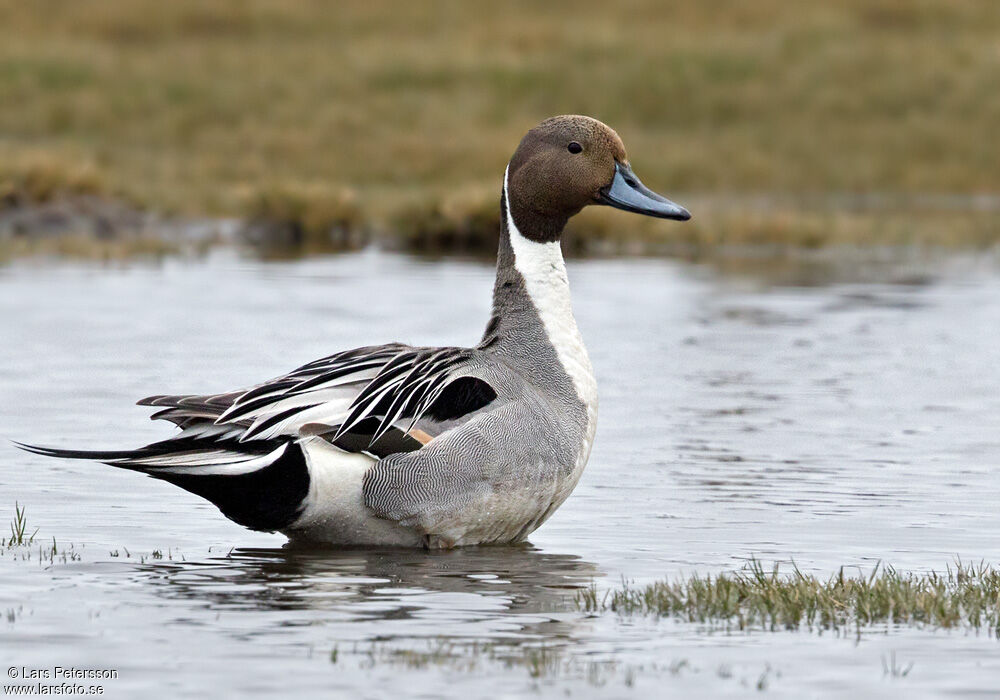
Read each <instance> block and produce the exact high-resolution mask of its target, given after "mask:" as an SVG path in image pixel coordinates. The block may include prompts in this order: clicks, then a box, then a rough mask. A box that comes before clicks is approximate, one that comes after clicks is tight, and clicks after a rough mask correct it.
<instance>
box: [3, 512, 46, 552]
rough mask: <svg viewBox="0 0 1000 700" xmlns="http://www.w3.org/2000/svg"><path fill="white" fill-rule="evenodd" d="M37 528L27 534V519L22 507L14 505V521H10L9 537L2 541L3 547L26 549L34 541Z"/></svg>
mask: <svg viewBox="0 0 1000 700" xmlns="http://www.w3.org/2000/svg"><path fill="white" fill-rule="evenodd" d="M37 534H38V528H35V530H34V531H33V532H32V533H31V534H30V535H29V534H28V518H27V516H26V515H25V513H24V507H23V506H22V505H21V504H19V503H16V502H15V503H14V519H13V520H11V521H10V537H9V538H7V539H5V540H3V541H2V543H0V544H2V546H5V547H28V546H31V544H32V543H33V542H34V541H35V535H37Z"/></svg>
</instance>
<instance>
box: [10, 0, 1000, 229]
mask: <svg viewBox="0 0 1000 700" xmlns="http://www.w3.org/2000/svg"><path fill="white" fill-rule="evenodd" d="M0 17H2V18H3V21H2V22H0V104H3V105H5V109H3V110H0V182H2V183H3V184H2V185H0V201H5V202H7V203H8V204H9V203H11V202H16V201H26V200H30V199H31V198H42V199H44V198H47V197H52V196H57V195H58V194H59V193H64V192H75V191H79V190H83V191H86V192H94V191H99V192H101V193H103V194H105V195H107V196H111V197H116V198H122V199H124V200H126V201H129V202H134V203H136V204H137V205H140V206H144V207H151V208H154V209H156V210H158V211H162V212H167V213H171V212H177V213H183V214H189V215H198V216H200V215H205V214H207V215H223V216H246V217H250V218H254V217H256V218H260V219H264V220H269V221H277V222H278V223H279V225H278V226H277V228H278V229H279V230H284V231H287V230H291V231H292V233H291V234H288V235H291V236H292V237H293V238H295V237H297V239H301V240H303V241H305V245H306V246H307V247H308V245H318V246H320V247H322V246H324V245H326V243H327V242H328V238H329V236H328V232H329V231H330V230H332V229H336V228H337V226H343V225H344V222H345V221H346V222H348V225H349V226H350V227H355V228H357V229H358V230H361V229H365V230H368V229H381V230H383V231H384V232H386V233H387V235H392V236H395V235H396V234H397V233H399V235H400V236H401V237H403V238H409V239H413V240H417V241H418V242H419V241H421V240H432V239H434V238H435V237H439V238H440V237H443V238H444V239H445V241H446V242H447V240H448V239H449V237H452V238H453V237H456V236H457V237H458V239H459V242H460V243H461V242H462V241H465V240H467V239H468V240H472V239H473V238H476V240H478V238H480V237H479V236H477V235H473V234H474V232H475V231H476V230H477V229H478V227H480V226H481V222H482V219H481V218H479V215H478V214H477V213H476V212H479V211H481V210H482V207H481V205H480V204H478V203H475V200H479V199H482V198H488V201H489V202H490V203H491V206H493V207H495V205H496V196H497V193H498V191H499V186H500V178H501V173H502V170H503V166H504V164H505V163H506V161H507V159H508V158H509V156H510V154H511V152H512V151H513V149H514V147H515V146H516V144H517V142H518V140H519V139H520V137H521V135H522V134H523V133H524V131H525V130H526V129H527V128H529V127H530V126H532V125H534V124H535V123H537V122H538V121H539V120H540V119H542V118H544V117H547V116H550V115H552V114H559V113H567V112H580V113H587V114H591V115H594V116H596V117H598V118H600V119H603V120H605V121H607V122H608V123H610V124H611V125H613V126H614V127H615V128H616V129H617V130H618V131H619V132H620V134H621V135H622V137H623V138H624V140H625V142H626V145H627V146H628V147H629V149H630V153H631V157H632V162H633V165H634V166H635V169H636V172H637V173H638V174H639V175H640V176H641V177H642V178H643V179H644V180H645V181H646V182H647V184H649V185H650V186H652V187H653V188H654V189H657V190H661V191H663V192H664V193H666V194H668V195H671V196H673V197H674V198H676V199H678V200H679V201H682V202H683V203H685V204H687V203H691V209H692V210H693V211H694V213H695V217H696V219H695V221H694V222H692V224H691V225H689V226H686V227H685V226H673V227H669V229H667V228H662V227H661V228H660V229H658V230H660V231H661V232H662V231H667V230H669V233H668V234H666V235H677V236H679V237H685V236H686V237H688V238H694V239H696V240H697V243H698V244H699V245H716V244H718V243H719V242H737V243H739V242H743V241H744V240H745V239H747V238H748V237H749V238H753V239H754V240H757V239H766V240H768V241H771V240H775V239H776V240H778V241H779V242H782V243H786V244H788V245H801V244H805V245H818V244H824V243H826V242H840V236H842V235H843V236H846V238H847V239H848V242H850V241H853V240H860V241H874V242H882V241H883V240H885V237H888V239H889V240H890V242H896V241H897V240H902V241H903V242H907V241H909V240H910V239H911V237H912V236H913V235H916V236H917V238H918V239H919V240H924V239H927V240H931V241H935V242H936V241H938V240H939V239H940V240H942V241H944V242H949V241H952V240H959V241H964V240H965V238H964V237H965V235H966V232H967V235H968V236H971V238H972V240H974V241H976V242H978V241H979V240H981V239H982V238H984V237H985V238H987V239H988V240H990V241H995V240H997V238H998V237H1000V232H998V231H997V227H996V224H994V223H989V224H982V223H974V224H972V225H965V224H962V225H960V226H957V227H956V228H957V229H958V234H955V233H953V232H952V231H951V230H950V229H951V225H950V221H951V220H954V218H955V217H956V216H957V214H955V213H952V218H951V219H950V220H944V217H943V216H936V217H934V218H935V221H936V222H939V223H940V226H938V225H937V223H935V225H934V226H929V225H926V224H924V223H923V219H924V218H925V214H922V213H920V212H917V213H910V212H908V211H905V210H904V211H902V212H896V213H893V214H892V215H891V216H890V215H889V214H885V215H879V216H867V215H866V216H861V217H858V216H850V215H842V214H840V213H834V214H831V215H829V216H828V215H827V214H826V213H825V212H824V208H823V207H820V208H819V211H818V212H817V211H816V210H815V208H813V207H810V206H805V205H802V204H801V201H799V202H798V203H796V204H794V205H793V206H791V207H779V208H776V209H772V210H766V209H765V210H759V209H756V208H753V207H750V208H746V207H741V206H739V203H740V202H741V201H743V199H741V198H742V197H743V196H744V195H747V194H753V195H758V194H771V193H780V194H783V195H784V194H789V193H790V194H799V195H807V196H822V195H824V194H826V193H847V194H850V193H866V192H877V193H907V194H910V195H914V196H918V195H923V194H925V193H965V194H974V193H995V192H997V191H1000V168H997V167H996V164H997V163H998V162H1000V139H996V138H995V125H996V124H998V123H1000V51H998V50H997V44H996V37H997V36H998V33H1000V4H997V3H995V2H992V0H845V1H844V2H838V3H798V2H793V1H792V0H760V1H759V2H753V3H747V2H740V1H739V0H712V1H710V2H702V3H691V2H658V1H656V0H627V1H626V2H622V3H608V2H603V1H599V0H582V1H581V2H569V0H556V1H555V2H549V3H543V4H539V3H530V2H527V1H526V0H521V1H519V2H515V3H514V4H509V3H503V4H485V5H484V4H480V3H461V2H456V1H454V0H435V1H433V2H429V3H416V4H415V3H404V2H401V0H374V1H372V2H364V3H362V2H345V3H337V4H335V5H331V4H329V3H322V2H319V1H318V0H294V1H290V2H287V1H286V0H253V1H251V2H238V1H237V0H228V1H223V2H217V3H208V4H206V3H203V2H196V1H195V0H177V1H176V2H169V3H163V2H153V0H107V1H106V2H102V3H100V4H99V5H98V6H94V5H92V4H90V3H74V2H64V1H62V0H36V1H34V2H29V3H25V2H16V1H15V0H0ZM708 195H710V197H709V198H708V199H706V196H708ZM455 201H459V202H472V204H468V205H467V206H469V208H470V214H469V216H465V215H463V214H462V213H461V212H460V211H457V209H455V207H456V206H457V208H458V209H460V208H461V207H462V206H466V205H453V204H452V202H455ZM720 202H721V203H723V205H719V203H720ZM734 203H735V204H734ZM2 206H3V205H2V204H0V207H2ZM344 207H346V209H347V210H350V211H349V212H347V213H345V211H344V209H343V208H344ZM449 207H452V209H449ZM414 211H416V212H417V214H413V216H416V217H418V219H417V220H416V221H412V222H411V223H409V229H404V228H401V227H400V226H398V222H400V221H404V222H407V221H410V219H408V218H407V216H406V214H407V213H408V212H414ZM290 212H291V214H290ZM419 212H425V213H426V218H425V219H421V218H419ZM289 216H294V217H295V218H294V219H292V222H293V223H292V224H291V225H286V224H287V222H288V221H289ZM345 216H346V218H345ZM748 217H749V218H751V219H753V221H752V222H751V223H749V224H748V223H746V221H745V220H746V219H747V218H748ZM992 218H993V220H995V219H997V218H998V217H997V216H996V214H995V212H994V214H993V215H992ZM827 219H829V220H830V221H831V222H832V226H827ZM449 221H452V222H456V221H457V223H455V224H454V225H450V226H449V225H447V224H448V222H449ZM624 221H625V220H624V219H620V218H619V219H616V220H615V221H614V223H613V224H611V226H613V228H614V229H615V230H616V231H619V232H620V231H623V230H628V231H631V229H632V226H633V224H632V221H631V220H630V223H628V224H625V223H624ZM442 222H444V223H442ZM282 227H284V228H282ZM442 227H443V228H442ZM624 227H628V228H627V229H625V228H624ZM748 229H749V231H748ZM911 229H914V230H916V233H915V234H911V233H910V231H911ZM984 229H985V230H984ZM317 231H319V233H316V232H317ZM435 231H437V233H435ZM470 231H471V232H473V234H470V233H469V232H470ZM578 231H579V235H580V236H581V237H589V236H591V235H594V234H595V232H597V233H600V231H601V226H600V225H599V222H597V219H593V220H590V219H584V220H583V221H582V222H581V223H580V224H579V226H578ZM828 231H832V233H828ZM845 232H846V233H845ZM352 235H355V237H356V235H357V234H352ZM623 235H624V234H622V233H618V234H617V236H618V237H622V236H623ZM609 237H611V236H610V235H605V238H609ZM334 238H335V239H336V236H334ZM335 242H337V241H336V240H335ZM470 245H471V243H470ZM476 245H479V244H478V243H477V244H476ZM607 245H610V244H607Z"/></svg>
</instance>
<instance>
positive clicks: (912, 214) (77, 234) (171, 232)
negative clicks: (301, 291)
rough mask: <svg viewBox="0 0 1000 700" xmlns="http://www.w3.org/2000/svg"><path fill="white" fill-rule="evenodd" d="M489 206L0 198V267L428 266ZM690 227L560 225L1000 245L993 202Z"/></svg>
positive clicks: (846, 204) (599, 219)
mask: <svg viewBox="0 0 1000 700" xmlns="http://www.w3.org/2000/svg"><path fill="white" fill-rule="evenodd" d="M492 199H493V198H492V197H486V196H478V197H473V198H468V197H466V198H464V199H462V198H456V199H451V200H449V199H429V200H428V201H425V202H423V203H420V204H416V205H415V204H412V203H411V204H407V205H402V206H399V205H397V206H396V207H395V208H394V209H392V210H390V211H389V212H387V213H386V214H383V215H382V216H372V215H370V214H368V213H366V212H365V210H364V209H363V208H362V207H359V206H357V205H356V204H355V203H353V202H352V203H351V204H350V206H349V207H347V206H336V207H330V206H327V207H326V208H327V211H326V212H325V213H324V212H322V211H320V209H321V208H320V207H318V206H315V205H310V203H309V202H303V201H294V200H292V199H291V198H289V197H282V196H274V197H272V198H270V199H269V200H263V199H262V200H261V201H260V202H258V204H257V206H256V207H255V208H254V210H252V212H251V213H249V214H247V215H246V216H244V217H242V218H239V217H228V218H224V217H208V216H202V217H198V216H176V215H175V216H171V215H166V214H161V213H157V212H155V211H152V210H148V209H143V208H141V207H138V206H135V205H131V204H129V203H127V202H125V201H123V200H119V199H114V198H110V197H105V196H102V195H98V194H91V193H84V194H73V193H67V194H57V195H56V196H53V197H52V198H50V199H47V200H44V201H28V200H25V199H23V198H22V199H16V198H10V197H8V198H6V199H5V200H4V201H0V261H3V260H8V259H15V258H22V257H32V256H59V257H68V258H98V259H101V258H106V259H119V258H128V257H142V256H150V255H152V256H158V255H172V254H181V255H199V254H203V253H205V252H207V251H208V250H210V249H213V248H218V247H235V248H242V249H245V250H248V251H250V252H251V253H254V254H257V255H260V256H263V257H276V258H294V257H308V256H311V255H322V254H332V253H338V252H344V251H351V250H360V249H362V248H365V247H368V246H372V245H374V246H378V247H380V248H384V249H387V250H391V251H396V252H407V253H416V254H424V255H429V256H433V257H456V256H457V257H483V258H488V257H490V256H492V255H493V254H494V253H495V250H496V245H497V237H498V231H499V212H498V211H494V210H495V209H497V207H496V203H495V202H493V201H492ZM683 200H684V201H685V202H686V203H690V208H691V209H692V210H693V211H694V213H695V218H694V219H692V221H691V222H686V223H684V224H680V225H677V224H674V225H669V226H665V225H663V223H662V222H650V221H645V220H626V219H625V218H624V217H622V216H620V215H619V214H618V213H617V212H613V211H611V210H609V209H606V208H603V207H592V208H590V209H588V210H585V211H584V212H582V213H581V214H580V215H579V216H578V217H576V218H575V219H573V220H572V221H571V222H570V224H569V225H568V226H567V230H566V234H565V236H564V239H563V248H564V250H565V252H566V255H567V256H569V257H583V258H586V257H621V256H625V257H673V258H682V259H688V260H699V259H704V258H717V257H732V256H733V255H736V256H737V257H745V258H757V259H774V258H788V257H816V255H817V254H818V253H821V252H822V251H826V252H829V251H831V250H836V249H840V250H847V249H849V250H864V251H869V252H872V253H873V254H875V255H877V252H878V251H879V250H900V249H928V250H938V249H941V250H956V251H981V250H989V249H992V248H995V247H996V246H998V245H1000V196H995V195H954V194H948V195H920V196H913V195H888V194H868V195H826V196H817V195H804V196H780V195H743V194H740V195H722V196H719V195H688V196H686V197H684V198H683Z"/></svg>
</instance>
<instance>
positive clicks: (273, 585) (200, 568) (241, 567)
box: [140, 545, 602, 617]
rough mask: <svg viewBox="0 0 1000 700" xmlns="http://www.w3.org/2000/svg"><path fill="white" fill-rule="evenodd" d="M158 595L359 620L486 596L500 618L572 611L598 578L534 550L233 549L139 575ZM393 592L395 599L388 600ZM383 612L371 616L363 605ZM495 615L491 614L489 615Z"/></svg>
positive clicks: (151, 567)
mask: <svg viewBox="0 0 1000 700" xmlns="http://www.w3.org/2000/svg"><path fill="white" fill-rule="evenodd" d="M140 570H141V571H142V572H143V578H145V575H146V574H147V573H148V574H151V576H150V577H149V581H150V582H155V583H156V584H158V585H159V584H166V585H165V587H164V588H163V589H161V590H159V591H158V592H159V593H161V594H163V595H166V596H168V597H171V598H190V599H194V600H202V601H206V602H210V603H211V604H212V607H221V608H228V609H233V608H246V609H252V610H263V609H282V610H297V609H302V610H315V609H341V610H344V611H349V612H352V613H357V611H359V610H363V611H365V617H371V616H372V615H374V616H376V617H377V616H391V614H392V610H393V608H394V607H398V606H403V607H409V608H412V607H413V606H414V605H415V604H417V603H416V599H415V598H414V596H413V594H415V593H431V594H434V593H462V594H470V595H475V596H486V597H489V598H490V599H491V600H493V601H496V600H497V599H498V598H502V599H503V601H504V602H503V604H502V605H501V606H500V607H501V609H502V610H503V612H504V613H505V614H509V613H539V612H544V611H548V610H556V609H573V607H572V605H571V604H570V601H571V599H572V598H573V594H574V591H576V590H579V589H581V588H585V587H587V586H589V585H590V584H591V583H592V582H593V580H594V579H595V578H597V577H600V576H601V575H602V574H601V572H600V571H599V570H598V569H597V567H596V566H595V565H594V564H591V563H589V562H586V561H583V560H581V559H580V558H579V557H577V556H574V555H568V554H549V553H546V552H542V551H540V550H538V549H535V548H534V547H532V546H531V545H519V546H517V547H503V548H475V549H456V550H450V551H447V552H432V553H427V552H421V551H417V550H412V549H382V550H364V549H343V550H333V551H330V550H316V549H304V548H300V547H293V546H289V547H285V548H282V549H236V550H234V551H233V552H231V553H230V554H229V555H228V556H226V557H220V558H218V559H210V560H208V561H207V562H206V561H201V562H169V563H166V562H158V563H156V564H147V565H143V566H142V567H140ZM394 591H398V592H399V593H400V594H401V595H393V592H394ZM370 603H377V604H379V606H380V607H379V608H378V609H377V610H374V611H373V609H372V608H371V607H369V606H367V605H365V604H370ZM491 609H492V606H491Z"/></svg>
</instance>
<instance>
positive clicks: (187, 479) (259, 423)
mask: <svg viewBox="0 0 1000 700" xmlns="http://www.w3.org/2000/svg"><path fill="white" fill-rule="evenodd" d="M476 353H477V351H476V350H474V349H470V348H455V347H443V348H426V347H423V348H421V347H410V346H407V345H403V344H400V343H392V344H387V345H379V346H371V347H363V348H357V349H355V350H349V351H346V352H340V353H337V354H335V355H330V356H329V357H325V358H323V359H320V360H316V361H315V362H310V363H309V364H307V365H303V366H302V367H299V368H298V369H296V370H293V371H292V372H289V373H288V374H285V375H283V376H281V377H278V378H276V379H273V380H271V381H268V382H265V383H263V384H260V385H258V386H255V387H253V388H251V389H249V390H245V391H239V392H230V393H226V394H216V395H210V396H196V395H177V396H167V395H160V396H150V397H147V398H144V399H142V400H140V401H139V402H138V404H139V405H140V406H154V407H160V408H162V410H160V411H157V412H156V413H154V414H153V415H152V416H151V418H153V419H161V420H166V421H170V422H172V423H174V424H175V425H176V426H177V427H178V428H180V432H179V433H177V434H176V435H175V436H173V437H171V438H169V439H167V440H162V441H160V442H154V443H152V444H150V445H146V446H145V447H141V448H139V449H136V450H124V451H105V450H66V449H58V448H50V447H39V446H35V445H27V444H22V443H17V444H18V445H19V446H21V447H22V448H24V449H25V450H28V451H30V452H34V453H36V454H40V455H46V456H50V457H63V458H76V459H91V460H97V461H101V462H105V463H107V464H110V465H112V466H115V467H121V468H123V469H130V470H133V471H139V472H143V473H145V474H148V475H150V476H152V477H155V478H157V479H163V480H164V481H168V482H170V483H172V484H175V485H177V486H180V487H181V488H184V489H186V490H188V491H191V492H192V493H195V494H197V495H199V496H202V497H204V498H206V499H208V500H210V501H212V502H213V503H215V504H216V505H217V506H218V507H219V509H220V510H221V511H222V512H223V513H224V514H225V515H226V516H227V517H229V518H230V519H232V520H234V521H235V522H237V523H239V524H240V525H243V526H246V527H249V528H251V529H255V530H265V531H273V530H279V529H283V528H285V527H287V526H289V525H290V524H291V523H293V522H294V521H295V519H297V518H298V517H299V516H300V515H301V512H302V510H303V508H304V506H305V505H306V498H307V496H308V491H309V486H310V477H309V470H308V466H307V460H306V457H305V454H304V452H303V449H302V446H301V445H300V442H301V441H302V440H308V439H310V438H313V437H316V438H321V439H323V440H325V441H327V442H329V443H330V444H331V445H332V446H334V447H336V448H339V449H340V450H343V451H344V452H348V453H359V454H364V455H367V456H370V457H371V458H373V459H380V458H383V457H387V456H388V455H391V454H396V453H402V452H412V451H415V450H418V449H420V448H421V447H422V446H423V443H422V442H421V440H419V439H418V438H416V437H414V436H413V435H412V433H411V431H413V430H414V428H415V426H416V425H417V424H418V423H421V424H422V425H426V426H427V427H428V428H429V429H431V430H434V429H435V426H436V425H438V424H442V423H445V422H447V421H454V420H456V419H460V418H462V417H463V416H466V415H469V414H472V413H474V412H476V411H477V410H479V409H481V408H483V407H485V406H487V405H489V403H490V402H492V401H493V400H494V399H495V398H496V392H495V391H494V390H493V388H492V387H491V386H490V385H489V384H488V383H487V382H486V381H484V380H483V379H480V378H477V377H475V376H469V375H467V374H465V372H468V371H472V370H474V368H475V366H476V362H475V360H476ZM423 432H424V431H421V433H423ZM425 434H426V433H425Z"/></svg>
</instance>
